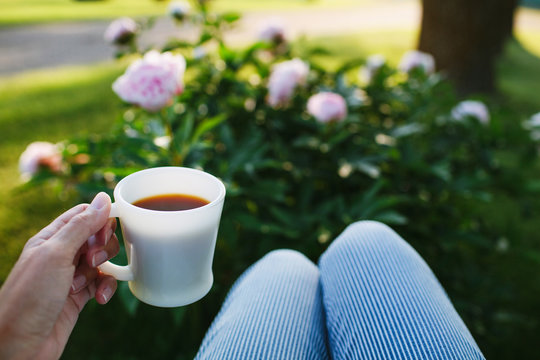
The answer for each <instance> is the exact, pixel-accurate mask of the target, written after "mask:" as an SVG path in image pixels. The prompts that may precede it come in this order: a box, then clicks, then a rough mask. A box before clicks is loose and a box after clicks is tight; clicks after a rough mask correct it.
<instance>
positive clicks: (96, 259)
mask: <svg viewBox="0 0 540 360" xmlns="http://www.w3.org/2000/svg"><path fill="white" fill-rule="evenodd" d="M107 257H108V255H107V252H106V251H105V250H101V251H98V252H97V253H95V254H94V256H93V257H92V266H93V267H96V266H98V265H101V264H103V263H104V262H105V261H107Z"/></svg>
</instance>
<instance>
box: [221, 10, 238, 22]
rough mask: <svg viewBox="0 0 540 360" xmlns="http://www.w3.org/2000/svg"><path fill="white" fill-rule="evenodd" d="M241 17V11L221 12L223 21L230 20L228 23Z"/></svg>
mask: <svg viewBox="0 0 540 360" xmlns="http://www.w3.org/2000/svg"><path fill="white" fill-rule="evenodd" d="M241 17H242V15H240V13H237V12H227V13H224V14H221V19H223V21H225V22H228V23H233V22H235V21H238V20H239V19H240V18H241Z"/></svg>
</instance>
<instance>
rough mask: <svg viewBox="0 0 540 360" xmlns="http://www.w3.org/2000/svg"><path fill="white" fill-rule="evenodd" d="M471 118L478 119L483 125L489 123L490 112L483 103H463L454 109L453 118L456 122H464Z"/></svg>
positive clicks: (470, 101) (467, 101)
mask: <svg viewBox="0 0 540 360" xmlns="http://www.w3.org/2000/svg"><path fill="white" fill-rule="evenodd" d="M469 116H470V117H474V118H476V119H478V121H479V122H480V123H481V124H483V125H487V124H488V123H489V110H488V108H487V106H486V105H485V104H484V103H483V102H481V101H474V100H466V101H462V102H460V103H459V104H457V105H456V106H454V108H453V109H452V117H453V118H454V119H456V120H459V121H463V120H465V119H466V118H467V117H469Z"/></svg>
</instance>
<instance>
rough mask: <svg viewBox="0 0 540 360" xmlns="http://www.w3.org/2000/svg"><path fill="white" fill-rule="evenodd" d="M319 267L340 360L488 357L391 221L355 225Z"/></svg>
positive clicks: (331, 342) (334, 347)
mask: <svg viewBox="0 0 540 360" xmlns="http://www.w3.org/2000/svg"><path fill="white" fill-rule="evenodd" d="M320 271H321V283H322V291H323V302H324V307H325V310H326V319H327V331H328V342H329V348H330V352H331V355H332V357H333V358H334V359H336V360H340V359H484V357H483V355H482V353H481V352H480V349H479V348H478V346H477V345H476V343H475V341H474V339H473V338H472V336H471V334H470V333H469V331H468V329H467V327H466V326H465V324H464V323H463V321H462V320H461V318H460V317H459V315H458V314H457V312H456V310H455V309H454V307H453V306H452V304H451V303H450V300H449V299H448V297H447V295H446V293H445V291H444V289H443V288H442V286H441V285H440V284H439V282H438V281H437V279H436V278H435V275H434V274H433V273H432V272H431V270H430V268H429V267H428V265H427V264H426V263H425V262H424V260H423V259H422V258H421V257H420V255H418V253H417V252H416V251H415V250H414V249H413V248H412V247H411V246H410V245H409V244H408V243H406V242H405V241H404V240H403V239H402V238H401V237H399V235H397V234H396V233H395V232H394V231H393V230H391V229H390V228H389V227H387V226H386V225H383V224H380V223H377V222H373V221H364V222H358V223H355V224H353V225H351V226H349V227H348V228H347V229H346V230H345V231H344V232H343V233H342V234H341V235H340V236H339V237H338V238H337V239H336V240H335V241H334V243H333V244H332V245H331V246H330V247H329V248H328V250H327V251H326V252H325V253H324V254H323V256H322V257H321V259H320Z"/></svg>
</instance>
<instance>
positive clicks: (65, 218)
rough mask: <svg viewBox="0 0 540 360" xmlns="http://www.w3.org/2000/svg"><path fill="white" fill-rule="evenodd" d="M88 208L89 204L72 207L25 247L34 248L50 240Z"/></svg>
mask: <svg viewBox="0 0 540 360" xmlns="http://www.w3.org/2000/svg"><path fill="white" fill-rule="evenodd" d="M87 207H88V204H79V205H77V206H75V207H72V208H71V209H69V210H68V211H66V212H65V213H63V214H62V215H60V216H59V217H57V218H56V219H55V220H54V221H53V222H51V223H50V224H49V225H47V226H46V227H45V228H43V229H42V230H41V231H40V232H38V233H37V234H36V235H35V236H33V237H32V238H31V239H30V240H29V241H28V242H27V243H26V245H25V247H28V246H33V245H35V244H36V243H40V242H42V241H46V240H48V239H49V238H50V237H51V236H52V235H54V234H55V233H56V232H58V230H60V229H61V228H62V227H63V226H64V225H66V224H67V223H68V222H69V220H71V218H73V217H74V216H75V215H77V214H80V213H81V212H83V211H84V210H85V209H86V208H87Z"/></svg>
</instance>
